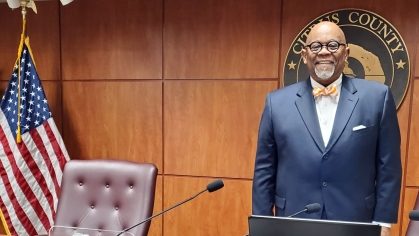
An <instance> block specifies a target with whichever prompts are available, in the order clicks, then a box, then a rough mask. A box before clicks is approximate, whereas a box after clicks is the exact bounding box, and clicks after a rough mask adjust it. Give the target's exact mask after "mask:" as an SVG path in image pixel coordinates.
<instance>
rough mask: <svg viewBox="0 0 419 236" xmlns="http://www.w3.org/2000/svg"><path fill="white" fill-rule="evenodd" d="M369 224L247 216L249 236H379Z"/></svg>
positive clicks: (376, 230)
mask: <svg viewBox="0 0 419 236" xmlns="http://www.w3.org/2000/svg"><path fill="white" fill-rule="evenodd" d="M380 235H381V226H379V225H377V224H371V223H359V222H347V221H332V220H313V219H300V218H285V217H269V216H257V215H251V216H249V236H380Z"/></svg>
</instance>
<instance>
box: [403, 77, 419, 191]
mask: <svg viewBox="0 0 419 236" xmlns="http://www.w3.org/2000/svg"><path fill="white" fill-rule="evenodd" d="M411 109H412V115H411V117H412V119H411V120H410V122H411V125H410V138H409V151H408V162H407V172H406V186H419V148H417V143H418V142H419V119H417V118H416V117H418V116H419V80H414V87H413V100H412V108H411Z"/></svg>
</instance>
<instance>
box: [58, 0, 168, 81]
mask: <svg viewBox="0 0 419 236" xmlns="http://www.w3.org/2000/svg"><path fill="white" fill-rule="evenodd" d="M60 12H61V45H62V63H63V80H80V79H83V80H85V79H86V80H96V79H161V78H162V14H163V13H162V0H155V1H147V0H138V1H119V0H107V1H102V0H84V1H74V2H72V3H71V4H69V5H67V6H64V7H63V6H61V9H60Z"/></svg>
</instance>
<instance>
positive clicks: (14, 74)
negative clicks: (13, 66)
mask: <svg viewBox="0 0 419 236" xmlns="http://www.w3.org/2000/svg"><path fill="white" fill-rule="evenodd" d="M12 76H13V77H15V78H17V74H16V73H13V74H12ZM13 83H15V82H13ZM15 84H16V83H15ZM13 86H14V85H13Z"/></svg>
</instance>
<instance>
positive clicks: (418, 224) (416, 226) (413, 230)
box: [406, 194, 419, 236]
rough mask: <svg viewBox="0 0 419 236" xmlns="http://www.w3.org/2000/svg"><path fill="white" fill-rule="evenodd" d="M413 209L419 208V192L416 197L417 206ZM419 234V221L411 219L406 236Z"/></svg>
mask: <svg viewBox="0 0 419 236" xmlns="http://www.w3.org/2000/svg"><path fill="white" fill-rule="evenodd" d="M412 210H419V194H418V196H417V197H416V202H415V206H414V207H413V209H412ZM417 235H419V221H413V220H410V221H409V225H408V226H407V230H406V236H417Z"/></svg>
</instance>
